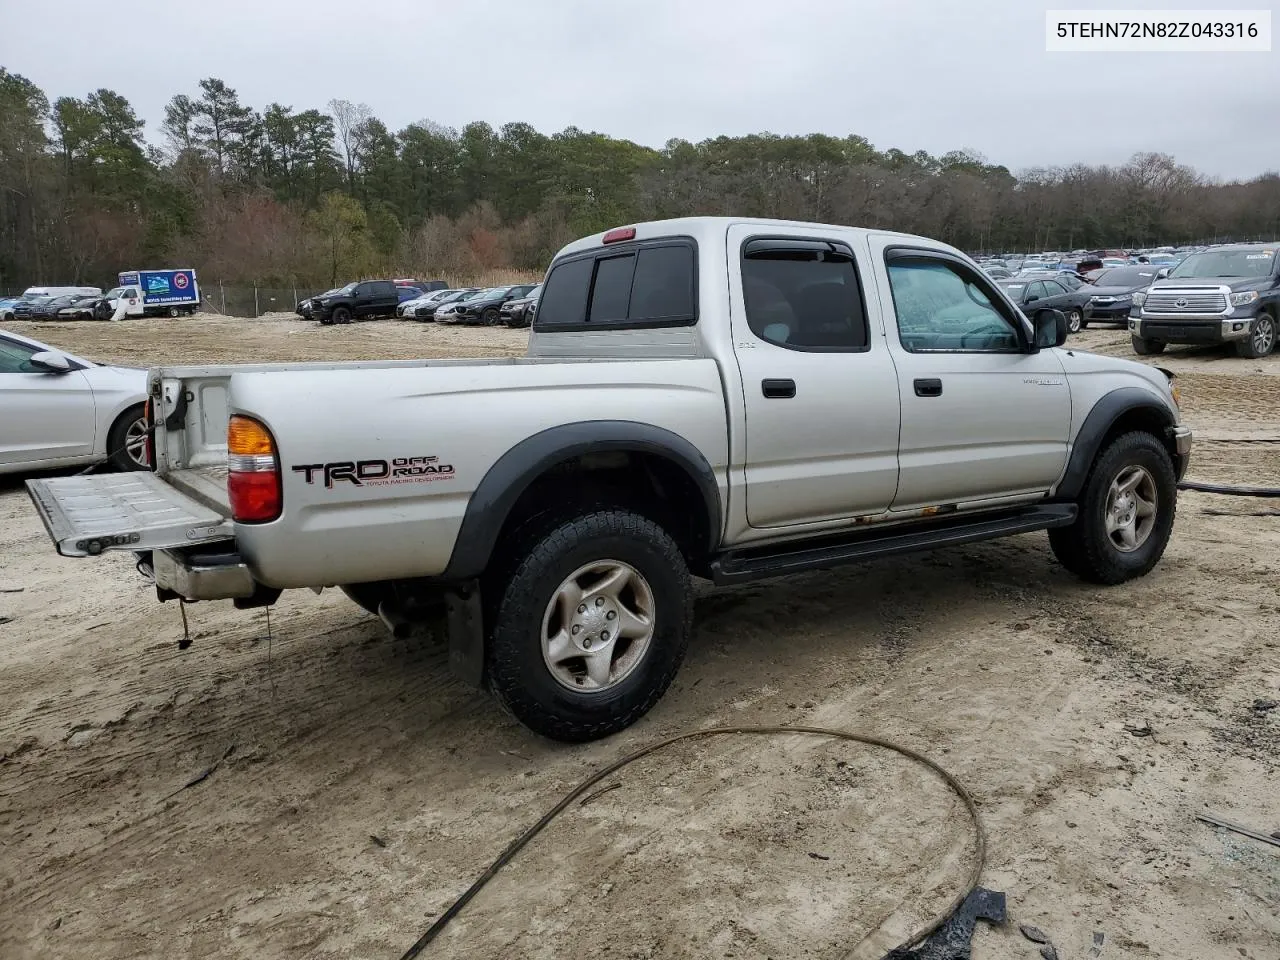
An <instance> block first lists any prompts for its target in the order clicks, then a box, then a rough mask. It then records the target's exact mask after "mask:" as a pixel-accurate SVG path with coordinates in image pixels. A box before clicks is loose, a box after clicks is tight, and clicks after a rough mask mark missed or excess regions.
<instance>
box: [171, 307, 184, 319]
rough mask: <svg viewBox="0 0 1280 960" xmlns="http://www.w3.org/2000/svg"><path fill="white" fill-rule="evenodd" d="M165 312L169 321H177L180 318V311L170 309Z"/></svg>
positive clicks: (174, 308) (173, 308)
mask: <svg viewBox="0 0 1280 960" xmlns="http://www.w3.org/2000/svg"><path fill="white" fill-rule="evenodd" d="M167 312H168V314H169V319H171V320H177V319H178V318H179V317H180V316H182V311H181V310H179V309H178V308H177V307H170V308H169V309H168V311H167Z"/></svg>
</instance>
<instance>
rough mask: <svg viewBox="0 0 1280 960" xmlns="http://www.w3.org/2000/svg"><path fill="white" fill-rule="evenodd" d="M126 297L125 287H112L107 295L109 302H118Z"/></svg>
mask: <svg viewBox="0 0 1280 960" xmlns="http://www.w3.org/2000/svg"><path fill="white" fill-rule="evenodd" d="M123 296H124V287H112V288H111V289H110V290H108V291H107V293H106V298H107V299H108V300H118V299H120V298H121V297H123Z"/></svg>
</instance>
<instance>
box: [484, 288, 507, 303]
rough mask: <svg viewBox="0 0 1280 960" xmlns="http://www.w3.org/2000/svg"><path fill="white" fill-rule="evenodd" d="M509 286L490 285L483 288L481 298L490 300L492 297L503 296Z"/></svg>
mask: <svg viewBox="0 0 1280 960" xmlns="http://www.w3.org/2000/svg"><path fill="white" fill-rule="evenodd" d="M510 289H511V288H510V287H490V288H489V289H488V290H485V291H484V293H483V296H482V298H481V299H484V300H490V299H492V298H494V297H505V296H506V295H507V291H508V290H510Z"/></svg>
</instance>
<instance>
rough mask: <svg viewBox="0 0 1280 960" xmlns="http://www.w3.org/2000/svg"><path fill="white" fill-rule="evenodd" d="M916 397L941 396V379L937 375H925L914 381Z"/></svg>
mask: <svg viewBox="0 0 1280 960" xmlns="http://www.w3.org/2000/svg"><path fill="white" fill-rule="evenodd" d="M916 396H917V397H940V396H942V381H941V380H940V379H938V378H937V377H927V378H925V379H922V380H917V381H916Z"/></svg>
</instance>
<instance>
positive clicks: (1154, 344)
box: [1132, 337, 1165, 357]
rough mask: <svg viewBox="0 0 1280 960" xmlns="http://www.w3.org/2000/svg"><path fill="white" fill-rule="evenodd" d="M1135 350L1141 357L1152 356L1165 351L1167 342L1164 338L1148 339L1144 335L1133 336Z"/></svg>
mask: <svg viewBox="0 0 1280 960" xmlns="http://www.w3.org/2000/svg"><path fill="white" fill-rule="evenodd" d="M1132 339H1133V352H1134V353H1136V354H1137V355H1138V356H1140V357H1152V356H1155V355H1156V354H1157V353H1164V348H1165V343H1164V341H1163V340H1146V339H1143V338H1142V337H1132Z"/></svg>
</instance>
